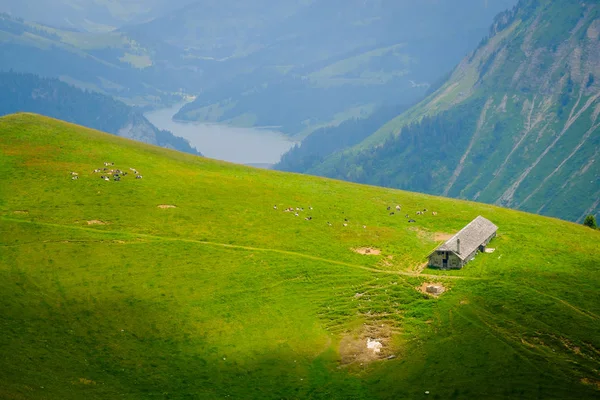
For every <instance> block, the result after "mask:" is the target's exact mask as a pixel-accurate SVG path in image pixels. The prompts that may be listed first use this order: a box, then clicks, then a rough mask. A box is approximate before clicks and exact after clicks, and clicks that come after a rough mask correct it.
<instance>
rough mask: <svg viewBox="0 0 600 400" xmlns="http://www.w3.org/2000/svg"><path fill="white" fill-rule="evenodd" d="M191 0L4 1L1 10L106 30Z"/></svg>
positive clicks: (62, 24)
mask: <svg viewBox="0 0 600 400" xmlns="http://www.w3.org/2000/svg"><path fill="white" fill-rule="evenodd" d="M192 1H194V0H118V1H110V0H3V1H2V5H0V12H7V13H10V14H11V15H13V16H16V17H21V18H25V19H27V20H30V21H35V22H40V23H43V24H49V25H52V26H56V27H60V28H70V29H74V30H83V31H88V32H106V31H109V30H112V29H115V28H118V27H121V26H123V25H125V24H131V23H135V22H142V21H145V20H148V19H151V18H155V17H157V16H159V15H161V14H162V13H163V12H166V11H167V10H168V9H170V8H172V7H177V6H179V5H184V4H186V3H189V2H192Z"/></svg>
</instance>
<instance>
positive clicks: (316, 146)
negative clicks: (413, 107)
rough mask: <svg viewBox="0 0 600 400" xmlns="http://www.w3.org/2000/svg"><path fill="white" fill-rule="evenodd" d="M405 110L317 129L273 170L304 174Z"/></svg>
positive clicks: (381, 111)
mask: <svg viewBox="0 0 600 400" xmlns="http://www.w3.org/2000/svg"><path fill="white" fill-rule="evenodd" d="M407 108H408V107H406V106H397V107H382V108H379V109H377V110H376V111H375V112H374V113H373V114H372V115H370V116H369V117H367V118H353V119H350V120H347V121H344V122H342V123H341V124H340V125H338V126H326V127H323V128H319V129H317V130H315V131H314V132H312V133H311V134H310V135H308V136H307V137H306V138H304V140H302V143H301V144H300V145H298V144H296V145H295V146H294V147H292V148H291V149H290V150H289V151H288V152H287V153H285V154H284V155H283V156H282V157H281V160H280V161H279V162H278V163H277V164H275V165H274V166H273V169H277V170H280V171H288V172H304V171H307V170H309V169H311V168H313V167H315V166H317V165H319V164H320V163H322V162H323V161H324V160H325V159H326V158H327V156H329V155H330V154H334V153H336V152H338V151H341V150H344V149H346V148H349V147H352V146H354V145H356V144H358V143H360V142H362V141H363V140H364V139H365V138H366V137H367V136H368V135H369V134H370V133H371V132H373V131H375V130H377V129H378V128H379V127H380V126H381V125H383V124H385V123H386V122H387V121H389V120H390V118H393V117H394V116H396V115H398V114H399V113H401V112H402V111H404V110H406V109H407Z"/></svg>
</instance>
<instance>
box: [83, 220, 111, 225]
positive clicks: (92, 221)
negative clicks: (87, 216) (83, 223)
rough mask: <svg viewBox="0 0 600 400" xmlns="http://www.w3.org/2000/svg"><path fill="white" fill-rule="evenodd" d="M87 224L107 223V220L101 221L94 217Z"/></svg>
mask: <svg viewBox="0 0 600 400" xmlns="http://www.w3.org/2000/svg"><path fill="white" fill-rule="evenodd" d="M87 224H88V225H107V222H104V221H100V220H97V219H93V220H91V221H87Z"/></svg>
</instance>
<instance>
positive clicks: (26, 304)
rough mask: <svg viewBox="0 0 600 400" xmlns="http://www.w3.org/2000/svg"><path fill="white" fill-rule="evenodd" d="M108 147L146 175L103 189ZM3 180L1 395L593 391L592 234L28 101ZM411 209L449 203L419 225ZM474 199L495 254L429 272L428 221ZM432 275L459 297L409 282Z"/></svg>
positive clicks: (4, 153)
mask: <svg viewBox="0 0 600 400" xmlns="http://www.w3.org/2000/svg"><path fill="white" fill-rule="evenodd" d="M107 161H108V162H114V163H115V165H114V167H113V166H111V167H110V168H121V169H126V170H129V169H128V168H136V169H137V170H138V171H139V172H140V173H141V174H143V179H133V177H132V176H131V175H129V176H125V177H124V178H123V179H122V180H121V181H120V182H115V181H109V182H105V181H104V180H102V179H100V178H99V176H98V175H100V174H95V173H93V172H92V171H93V170H94V169H96V168H103V162H107ZM70 172H78V174H79V175H78V176H79V179H78V180H72V179H71V174H70ZM0 174H1V175H2V177H3V180H2V185H1V186H0V249H1V251H0V292H1V293H2V296H0V326H1V327H2V335H0V397H2V398H8V399H29V398H31V399H34V398H35V399H38V398H46V399H79V398H83V397H85V398H87V399H94V398H102V399H104V398H116V397H123V398H131V399H133V398H140V399H147V398H207V399H209V398H210V399H215V398H228V397H237V398H261V399H270V398H328V399H331V398H340V399H349V398H353V399H363V398H364V399H367V398H420V397H423V396H425V394H424V393H425V391H429V392H430V397H432V398H439V399H446V398H456V399H468V398H475V397H481V396H484V395H485V397H486V398H491V399H493V398H528V399H535V398H540V399H551V398H556V399H571V398H572V399H583V398H593V397H594V396H597V395H598V393H599V392H598V390H600V388H599V387H598V384H599V382H600V375H599V374H598V370H599V369H600V335H598V332H599V331H600V305H599V304H598V302H597V300H596V299H597V297H598V286H599V284H600V281H599V280H600V278H599V276H598V274H597V273H596V272H597V261H598V259H599V258H600V232H598V231H593V230H591V229H589V228H586V227H583V226H579V225H575V224H572V223H568V222H564V221H560V220H555V219H549V218H544V217H540V216H535V215H529V214H525V213H521V212H518V211H512V210H508V209H502V208H497V207H493V206H488V205H483V204H476V203H469V202H463V201H458V200H450V199H443V198H438V197H433V196H428V195H421V194H416V193H408V192H401V191H397V190H390V189H383V188H375V187H368V186H360V185H355V184H350V183H344V182H339V181H331V180H325V179H321V178H315V177H308V176H301V175H293V174H284V173H279V172H274V171H265V170H258V169H252V168H247V167H242V166H237V165H232V164H226V163H221V162H216V161H211V160H208V159H205V158H200V157H194V156H191V155H186V154H183V153H177V152H174V151H170V150H165V149H161V148H157V147H152V146H148V145H145V144H140V143H137V142H133V141H129V140H125V139H122V138H118V137H115V136H110V135H106V134H103V133H100V132H97V131H92V130H89V129H86V128H81V127H78V126H74V125H71V124H67V123H64V122H60V121H56V120H51V119H48V118H45V117H39V116H36V115H31V114H17V115H11V116H6V117H2V118H0ZM397 203H400V204H402V207H403V212H408V213H410V214H411V215H414V213H415V211H416V210H422V209H423V208H428V209H429V210H436V211H437V212H438V215H436V216H433V215H431V214H430V213H429V212H428V213H427V215H423V216H418V217H416V220H417V223H416V224H408V223H407V222H406V220H405V218H404V217H402V216H401V215H394V216H390V215H389V212H388V211H387V210H386V207H387V206H388V205H395V204H397ZM161 205H162V206H164V207H163V208H161V207H158V206H161ZM274 205H277V206H278V208H277V210H275V209H274V208H273V206H274ZM165 206H175V208H165ZM291 206H294V207H303V208H304V210H305V211H304V212H300V215H301V216H300V217H295V216H294V214H293V213H288V212H284V211H283V210H284V209H285V208H288V207H291ZM309 207H312V208H313V209H312V210H310V209H309ZM479 214H481V215H484V216H486V217H487V218H489V219H491V220H492V221H493V222H494V223H496V224H497V225H498V226H499V227H500V231H499V236H498V238H496V239H495V240H494V241H493V242H492V246H493V247H495V248H496V251H495V252H494V253H493V254H484V255H479V256H477V258H476V259H475V260H474V261H473V262H471V263H470V264H468V266H467V267H466V268H465V269H464V270H461V271H454V272H440V271H424V272H423V271H421V267H420V265H421V264H422V263H423V261H424V258H425V256H426V255H427V254H428V252H429V251H430V250H431V249H432V248H434V247H435V246H436V243H437V239H438V237H437V236H436V234H439V233H440V232H444V233H452V232H456V231H458V230H459V229H460V228H462V227H463V226H464V225H465V224H466V223H467V222H468V221H470V220H471V219H472V218H473V217H475V216H477V215H479ZM307 215H310V216H312V217H313V219H312V220H310V221H307V220H305V218H304V217H305V216H307ZM344 219H348V220H349V221H348V222H347V226H344V225H343V223H344ZM328 221H329V222H331V223H332V225H333V226H328V224H327V222H328ZM363 226H365V227H363ZM363 246H371V247H373V248H378V249H380V250H381V254H380V255H361V254H357V253H355V252H353V251H352V250H351V249H353V248H358V247H363ZM432 281H433V282H436V281H437V282H440V283H442V284H443V285H445V286H446V287H447V288H448V290H447V292H446V293H444V294H442V295H441V296H440V297H439V298H433V297H429V296H427V295H425V294H423V293H421V292H419V291H418V290H417V288H418V287H419V286H421V285H422V284H423V283H424V282H432ZM367 338H372V339H379V341H380V342H381V343H382V344H383V348H382V352H381V353H380V354H379V356H378V357H375V356H374V353H369V352H368V351H367V349H366V341H367ZM389 356H396V357H395V358H391V357H390V358H391V359H388V357H389ZM374 358H379V359H377V360H374Z"/></svg>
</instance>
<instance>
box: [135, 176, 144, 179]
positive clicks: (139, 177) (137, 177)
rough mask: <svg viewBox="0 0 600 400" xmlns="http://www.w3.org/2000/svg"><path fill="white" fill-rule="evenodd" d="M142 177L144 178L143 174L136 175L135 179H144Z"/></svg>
mask: <svg viewBox="0 0 600 400" xmlns="http://www.w3.org/2000/svg"><path fill="white" fill-rule="evenodd" d="M142 178H143V176H141V175H136V177H135V179H142Z"/></svg>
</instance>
